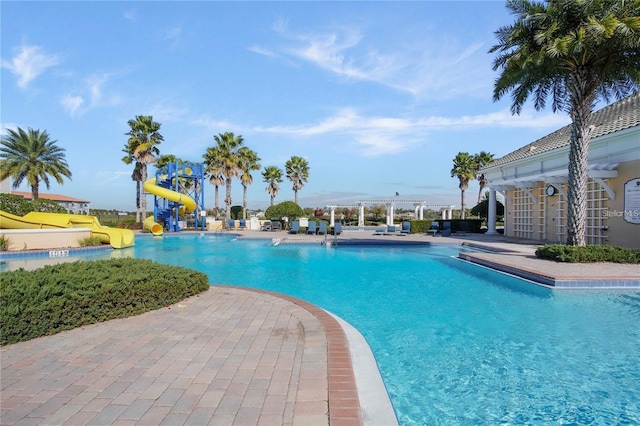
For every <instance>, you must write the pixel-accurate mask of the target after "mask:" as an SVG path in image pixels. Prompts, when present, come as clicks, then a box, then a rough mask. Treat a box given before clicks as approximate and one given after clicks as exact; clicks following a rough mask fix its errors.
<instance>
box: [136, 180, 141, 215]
mask: <svg viewBox="0 0 640 426" xmlns="http://www.w3.org/2000/svg"><path fill="white" fill-rule="evenodd" d="M141 191H142V188H141V185H140V181H139V180H137V181H136V223H138V222H141V220H140V192H141Z"/></svg>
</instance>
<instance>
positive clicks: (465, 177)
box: [451, 152, 477, 219]
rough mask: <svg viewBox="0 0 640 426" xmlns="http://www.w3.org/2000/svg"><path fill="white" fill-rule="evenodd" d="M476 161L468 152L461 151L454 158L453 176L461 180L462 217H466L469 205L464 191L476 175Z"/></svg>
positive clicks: (459, 186)
mask: <svg viewBox="0 0 640 426" xmlns="http://www.w3.org/2000/svg"><path fill="white" fill-rule="evenodd" d="M476 173H477V169H476V162H475V159H474V157H473V156H471V155H469V153H468V152H459V153H458V154H457V155H456V157H455V158H454V159H453V168H452V169H451V177H457V178H458V180H459V181H460V184H459V185H458V188H460V219H464V218H465V217H466V209H467V206H466V204H465V201H464V192H465V191H466V190H467V189H468V188H469V181H471V180H473V179H474V178H475V177H476Z"/></svg>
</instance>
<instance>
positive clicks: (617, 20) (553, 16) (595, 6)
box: [489, 0, 640, 246]
mask: <svg viewBox="0 0 640 426" xmlns="http://www.w3.org/2000/svg"><path fill="white" fill-rule="evenodd" d="M507 7H508V8H509V9H511V11H512V13H513V14H514V15H515V16H516V21H515V22H514V23H513V24H512V25H508V26H504V27H502V28H500V29H499V30H498V31H496V36H497V38H498V43H497V44H496V45H495V46H493V47H492V48H491V50H490V51H489V52H490V53H493V52H498V54H497V56H496V58H495V59H494V62H493V69H494V70H500V71H501V72H500V76H499V77H498V79H497V80H496V82H495V86H494V91H493V99H494V101H497V100H499V99H500V98H502V96H503V95H505V94H506V93H508V92H511V96H512V104H511V112H512V113H513V114H519V113H520V112H521V110H522V106H523V105H524V103H525V102H526V101H527V99H528V98H529V97H530V96H532V97H533V99H534V106H535V108H536V109H537V110H540V109H543V108H544V107H545V105H546V101H547V98H551V100H552V104H551V107H552V110H553V111H554V112H556V111H558V110H561V111H565V112H567V113H568V114H569V115H570V117H571V120H572V125H571V126H572V128H571V138H570V144H569V191H568V198H567V244H569V245H577V246H581V245H585V226H586V214H587V180H588V175H587V166H588V154H589V140H590V138H591V129H590V126H591V114H592V112H593V109H594V107H595V104H596V101H597V100H598V99H603V100H605V101H607V102H608V101H609V100H610V99H611V98H613V97H615V98H617V99H621V98H622V97H624V96H626V95H628V94H629V93H632V92H634V91H637V90H638V85H639V82H640V2H638V1H629V0H589V1H586V0H550V1H548V2H546V3H539V2H532V1H529V0H510V1H508V2H507Z"/></svg>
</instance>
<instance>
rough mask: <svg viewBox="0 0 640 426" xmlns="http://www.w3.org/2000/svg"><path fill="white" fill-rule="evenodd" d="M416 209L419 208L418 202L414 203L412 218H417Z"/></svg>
mask: <svg viewBox="0 0 640 426" xmlns="http://www.w3.org/2000/svg"><path fill="white" fill-rule="evenodd" d="M418 210H420V204H416V205H415V209H414V210H413V218H414V219H417V218H418Z"/></svg>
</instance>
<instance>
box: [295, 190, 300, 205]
mask: <svg viewBox="0 0 640 426" xmlns="http://www.w3.org/2000/svg"><path fill="white" fill-rule="evenodd" d="M293 193H294V194H295V200H296V204H298V190H297V189H296V190H295V191H293ZM298 205H300V204H298Z"/></svg>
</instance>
